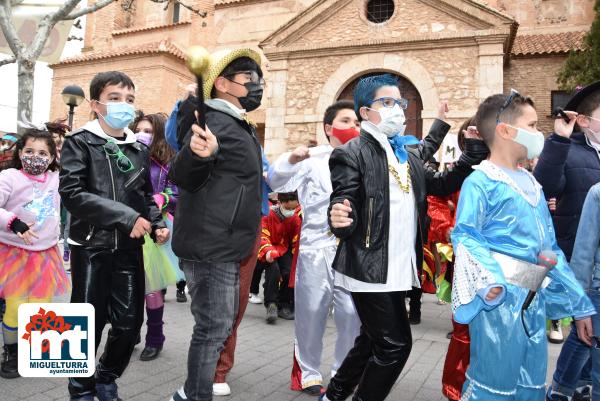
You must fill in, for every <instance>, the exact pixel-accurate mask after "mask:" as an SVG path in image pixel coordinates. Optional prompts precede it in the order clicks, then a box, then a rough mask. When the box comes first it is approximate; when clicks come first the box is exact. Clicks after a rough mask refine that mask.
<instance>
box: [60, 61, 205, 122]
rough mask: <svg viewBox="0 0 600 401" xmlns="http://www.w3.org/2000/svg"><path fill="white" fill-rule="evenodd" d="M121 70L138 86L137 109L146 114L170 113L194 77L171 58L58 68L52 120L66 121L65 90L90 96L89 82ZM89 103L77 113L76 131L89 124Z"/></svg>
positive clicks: (83, 105)
mask: <svg viewBox="0 0 600 401" xmlns="http://www.w3.org/2000/svg"><path fill="white" fill-rule="evenodd" d="M110 70H119V71H122V72H124V73H126V74H128V75H129V76H130V77H131V79H132V80H133V82H134V84H135V86H136V101H135V103H136V108H137V109H140V110H143V111H144V112H145V113H157V112H164V113H170V112H171V110H172V108H173V105H174V104H175V102H176V101H177V99H179V98H180V97H181V96H182V94H183V92H184V88H185V86H186V85H187V84H189V83H192V82H193V77H192V76H191V74H190V73H189V72H188V71H187V69H186V67H185V65H183V63H182V62H181V61H180V60H178V59H175V58H173V57H171V56H168V55H141V56H135V57H122V58H118V59H113V60H104V61H99V62H95V63H93V64H89V63H88V64H67V65H61V66H56V67H55V69H54V78H53V85H52V100H51V107H50V118H51V119H55V118H59V117H66V116H67V112H68V107H67V106H66V105H65V104H64V103H63V101H62V98H61V96H60V92H61V91H62V88H64V87H65V86H67V85H71V84H75V85H79V86H81V87H82V88H83V90H84V92H85V94H86V97H88V96H89V85H90V81H91V80H92V78H93V77H94V75H96V74H97V73H99V72H102V71H110ZM89 116H90V108H89V104H88V103H87V102H84V103H83V104H82V105H81V106H79V107H78V108H76V109H75V118H74V123H73V126H74V127H80V126H82V125H83V124H85V122H87V121H88V120H89Z"/></svg>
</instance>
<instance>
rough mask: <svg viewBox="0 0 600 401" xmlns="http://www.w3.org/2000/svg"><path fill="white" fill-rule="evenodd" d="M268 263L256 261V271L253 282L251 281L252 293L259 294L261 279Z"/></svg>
mask: <svg viewBox="0 0 600 401" xmlns="http://www.w3.org/2000/svg"><path fill="white" fill-rule="evenodd" d="M265 265H266V263H261V262H256V267H255V268H254V273H252V282H251V283H250V294H258V293H259V291H260V280H261V279H262V274H263V271H265Z"/></svg>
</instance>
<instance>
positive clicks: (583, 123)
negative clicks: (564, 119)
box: [577, 114, 590, 128]
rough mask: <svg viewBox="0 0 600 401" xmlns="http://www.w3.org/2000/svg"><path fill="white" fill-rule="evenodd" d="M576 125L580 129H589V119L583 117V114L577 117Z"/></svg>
mask: <svg viewBox="0 0 600 401" xmlns="http://www.w3.org/2000/svg"><path fill="white" fill-rule="evenodd" d="M577 125H579V126H580V127H581V128H589V127H590V119H589V118H587V117H586V116H584V115H583V114H579V115H577Z"/></svg>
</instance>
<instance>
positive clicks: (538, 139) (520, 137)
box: [507, 124, 544, 159]
mask: <svg viewBox="0 0 600 401" xmlns="http://www.w3.org/2000/svg"><path fill="white" fill-rule="evenodd" d="M507 125H508V124H507ZM508 126H509V127H511V128H514V129H516V130H517V136H515V137H514V138H513V141H515V142H516V143H518V144H520V145H523V146H525V148H526V149H527V158H528V159H535V158H536V157H538V156H539V155H540V154H541V153H542V149H544V134H542V133H541V132H539V131H537V132H530V131H527V130H526V129H523V128H517V127H513V126H512V125H508Z"/></svg>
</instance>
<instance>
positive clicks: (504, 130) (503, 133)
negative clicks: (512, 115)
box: [496, 123, 514, 139]
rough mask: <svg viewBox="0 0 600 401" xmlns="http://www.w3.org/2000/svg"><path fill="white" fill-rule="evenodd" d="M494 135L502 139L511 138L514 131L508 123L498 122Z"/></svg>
mask: <svg viewBox="0 0 600 401" xmlns="http://www.w3.org/2000/svg"><path fill="white" fill-rule="evenodd" d="M496 136H499V137H500V138H502V139H513V137H514V132H513V130H512V129H511V127H509V126H508V124H505V123H500V124H498V125H496Z"/></svg>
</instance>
